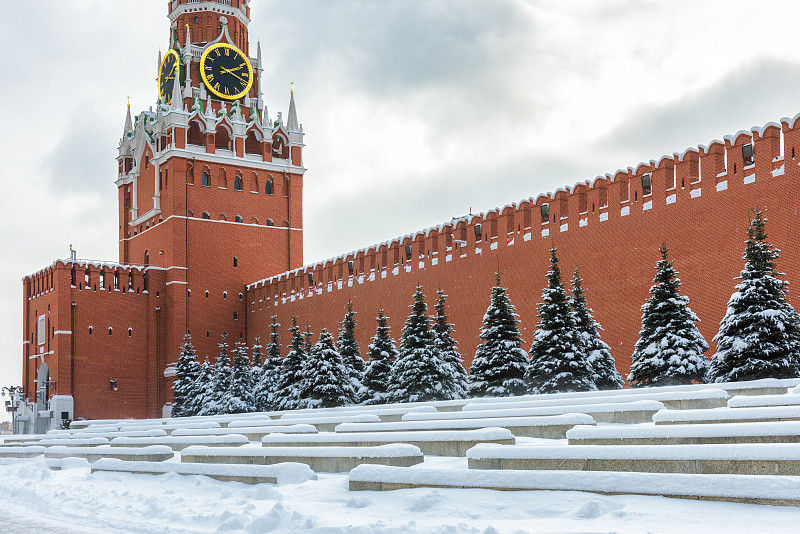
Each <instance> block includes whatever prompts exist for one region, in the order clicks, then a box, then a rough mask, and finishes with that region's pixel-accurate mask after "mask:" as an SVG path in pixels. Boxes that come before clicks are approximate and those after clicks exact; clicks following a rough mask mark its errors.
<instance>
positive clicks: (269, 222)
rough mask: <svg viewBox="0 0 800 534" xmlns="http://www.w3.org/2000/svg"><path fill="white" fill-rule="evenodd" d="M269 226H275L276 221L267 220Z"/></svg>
mask: <svg viewBox="0 0 800 534" xmlns="http://www.w3.org/2000/svg"><path fill="white" fill-rule="evenodd" d="M267 226H275V221H273V220H272V219H267Z"/></svg>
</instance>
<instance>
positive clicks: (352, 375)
mask: <svg viewBox="0 0 800 534" xmlns="http://www.w3.org/2000/svg"><path fill="white" fill-rule="evenodd" d="M340 326H341V328H340V329H339V342H338V347H339V354H341V355H342V362H343V363H344V367H345V369H346V370H347V377H348V379H349V380H350V385H351V386H352V388H353V391H355V392H356V398H357V399H361V397H363V396H365V395H366V392H365V391H364V386H363V384H362V383H361V381H362V380H363V378H364V358H362V357H361V349H360V347H359V346H358V342H357V341H356V312H354V311H353V302H352V301H350V300H348V301H347V313H346V314H345V316H344V319H343V320H342V322H341V323H340Z"/></svg>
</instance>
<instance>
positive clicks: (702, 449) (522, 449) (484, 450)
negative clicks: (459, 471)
mask: <svg viewBox="0 0 800 534" xmlns="http://www.w3.org/2000/svg"><path fill="white" fill-rule="evenodd" d="M467 459H468V465H469V468H470V469H512V470H535V471H619V472H629V471H635V472H642V473H698V474H731V475H791V476H795V475H800V445H797V444H794V443H770V444H761V443H754V444H742V445H567V446H556V447H550V446H546V447H535V446H516V447H489V446H486V445H478V446H476V447H474V448H473V449H471V450H470V451H469V452H468V453H467Z"/></svg>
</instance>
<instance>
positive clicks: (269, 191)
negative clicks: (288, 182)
mask: <svg viewBox="0 0 800 534" xmlns="http://www.w3.org/2000/svg"><path fill="white" fill-rule="evenodd" d="M265 189H266V193H267V194H268V195H272V194H274V189H273V186H272V180H267V185H266V188H265Z"/></svg>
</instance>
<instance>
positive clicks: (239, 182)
mask: <svg viewBox="0 0 800 534" xmlns="http://www.w3.org/2000/svg"><path fill="white" fill-rule="evenodd" d="M233 188H234V189H235V190H236V191H241V190H242V189H243V185H242V177H241V176H240V175H238V174H237V175H236V178H234V180H233Z"/></svg>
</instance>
